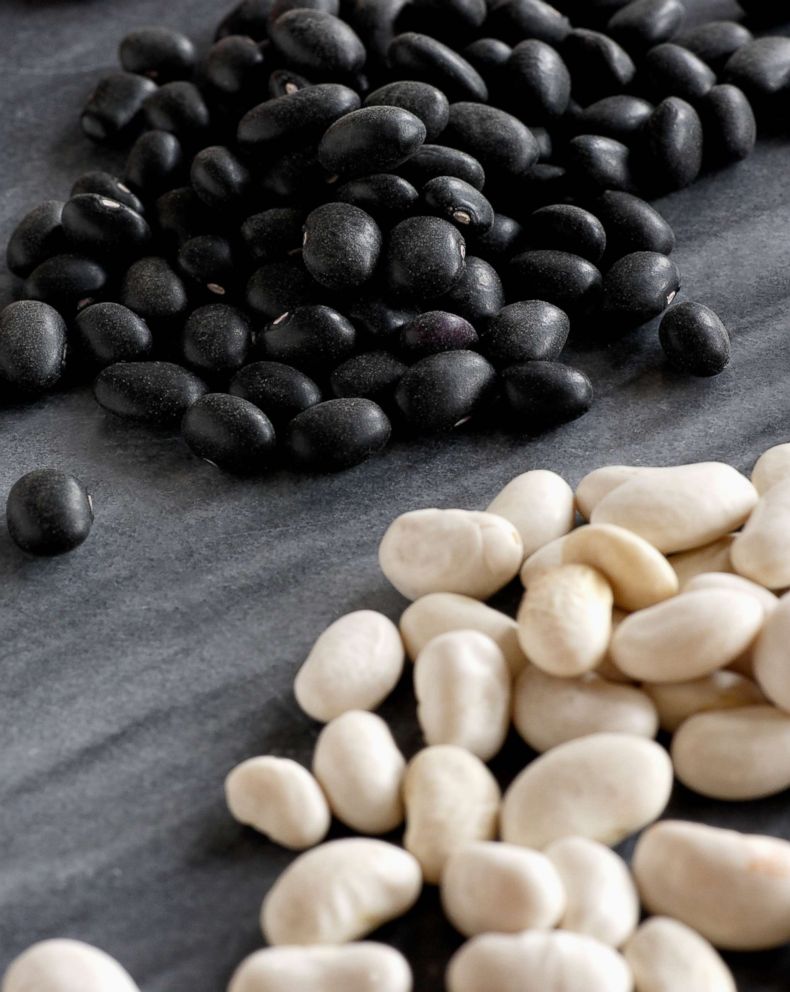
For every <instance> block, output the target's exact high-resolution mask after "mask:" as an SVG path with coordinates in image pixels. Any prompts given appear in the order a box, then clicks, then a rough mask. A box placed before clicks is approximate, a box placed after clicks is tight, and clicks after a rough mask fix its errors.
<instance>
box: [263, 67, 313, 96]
mask: <svg viewBox="0 0 790 992" xmlns="http://www.w3.org/2000/svg"><path fill="white" fill-rule="evenodd" d="M312 85H313V84H312V83H311V82H310V80H309V79H308V78H307V77H306V76H302V75H301V74H300V73H298V72H291V70H290V69H275V70H274V72H272V73H271V74H270V75H269V86H268V91H269V96H270V97H272V98H273V99H276V98H277V97H280V96H291V95H292V94H294V93H297V92H298V91H299V90H304V89H307V87H308V86H312Z"/></svg>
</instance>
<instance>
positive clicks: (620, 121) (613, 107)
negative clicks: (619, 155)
mask: <svg viewBox="0 0 790 992" xmlns="http://www.w3.org/2000/svg"><path fill="white" fill-rule="evenodd" d="M654 110H655V107H654V106H653V104H652V103H648V102H647V100H643V99H641V97H638V96H631V95H630V94H628V93H615V94H614V95H613V96H605V97H604V98H603V99H602V100H596V102H595V103H591V104H590V105H589V106H588V107H585V108H584V109H583V110H582V111H581V113H580V114H579V115H578V116H577V117H576V118H575V119H574V125H575V128H576V131H577V133H578V134H601V135H603V136H604V137H606V138H615V139H616V140H617V141H623V142H626V143H628V141H630V140H631V138H633V137H634V136H635V135H637V134H638V133H639V132H640V131H641V130H642V128H643V126H644V124H645V122H646V121H647V119H648V117H650V115H651V114H652V113H653V111H654Z"/></svg>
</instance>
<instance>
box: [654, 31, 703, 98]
mask: <svg viewBox="0 0 790 992" xmlns="http://www.w3.org/2000/svg"><path fill="white" fill-rule="evenodd" d="M640 74H641V75H640V78H641V80H642V83H643V85H644V86H645V87H646V89H647V91H648V92H649V93H651V94H652V96H653V97H654V98H655V99H657V100H661V99H663V97H665V96H679V97H681V98H682V99H684V100H688V101H690V102H691V103H696V102H697V101H699V100H701V99H702V97H704V96H705V94H706V93H707V92H708V91H709V90H710V89H711V87H713V86H715V85H716V73H715V72H714V71H713V70H712V69H711V68H710V66H709V65H707V64H706V63H705V62H703V61H702V59H701V58H699V56H697V55H695V54H694V53H693V52H690V51H689V50H688V49H687V48H682V47H681V46H680V45H675V44H672V43H671V42H666V43H665V44H663V45H656V47H655V48H651V49H650V51H649V52H647V53H646V55H645V57H644V59H643V60H642V64H641V67H640Z"/></svg>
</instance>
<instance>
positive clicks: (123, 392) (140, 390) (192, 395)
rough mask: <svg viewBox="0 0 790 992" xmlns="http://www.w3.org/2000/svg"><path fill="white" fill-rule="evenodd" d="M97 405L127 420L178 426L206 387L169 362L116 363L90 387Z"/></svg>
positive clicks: (204, 391) (100, 374) (192, 375)
mask: <svg viewBox="0 0 790 992" xmlns="http://www.w3.org/2000/svg"><path fill="white" fill-rule="evenodd" d="M93 392H94V395H95V397H96V401H97V403H98V404H99V405H100V406H102V407H104V409H105V410H109V412H110V413H114V414H116V415H117V416H119V417H123V418H125V419H127V420H139V421H142V422H144V423H149V424H162V425H169V424H177V423H178V422H179V421H180V420H181V418H182V417H183V415H184V414H185V413H186V411H187V410H188V409H189V407H190V406H192V404H193V403H194V402H195V401H196V400H199V399H200V397H201V396H203V395H204V394H205V393H206V392H208V390H207V388H206V384H205V383H204V382H203V380H202V379H198V377H197V376H196V375H194V374H193V373H192V372H188V371H187V370H186V369H185V368H182V367H181V366H180V365H174V364H173V363H172V362H116V363H115V364H114V365H108V366H107V368H105V369H102V371H101V372H100V373H99V375H98V377H97V379H96V382H95V383H94V385H93Z"/></svg>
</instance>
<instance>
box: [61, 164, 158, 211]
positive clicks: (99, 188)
mask: <svg viewBox="0 0 790 992" xmlns="http://www.w3.org/2000/svg"><path fill="white" fill-rule="evenodd" d="M80 193H98V194H99V196H106V197H109V199H111V200H117V202H118V203H122V204H123V205H124V206H125V207H129V209H130V210H136V211H137V213H138V214H141V213H143V211H144V207H143V205H142V203H141V202H140V200H138V199H137V197H136V196H135V195H134V193H133V192H132V191H131V190H130V189H129V187H128V186H126V185H125V184H124V183H122V182H121V180H120V179H118V177H117V176H112V175H110V173H109V172H102V171H101V170H97V171H95V172H86V173H84V174H83V175H81V176H80V177H79V179H77V181H76V182H75V183H74V185H73V186H72V187H71V195H72V196H78V195H79V194H80Z"/></svg>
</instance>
